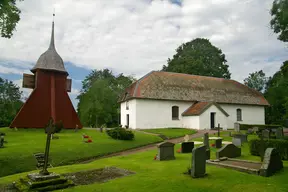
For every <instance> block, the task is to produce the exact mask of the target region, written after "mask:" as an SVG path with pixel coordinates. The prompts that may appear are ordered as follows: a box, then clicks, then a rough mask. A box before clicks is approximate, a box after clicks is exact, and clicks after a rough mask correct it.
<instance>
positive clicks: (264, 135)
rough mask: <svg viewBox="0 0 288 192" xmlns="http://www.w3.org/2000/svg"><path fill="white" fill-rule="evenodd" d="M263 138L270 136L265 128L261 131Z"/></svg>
mask: <svg viewBox="0 0 288 192" xmlns="http://www.w3.org/2000/svg"><path fill="white" fill-rule="evenodd" d="M262 136H263V138H266V139H269V138H270V131H269V130H267V129H265V130H263V131H262Z"/></svg>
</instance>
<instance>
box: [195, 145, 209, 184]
mask: <svg viewBox="0 0 288 192" xmlns="http://www.w3.org/2000/svg"><path fill="white" fill-rule="evenodd" d="M205 175H206V146H205V145H204V146H201V147H197V148H194V149H193V150H192V167H191V176H192V177H193V178H198V177H204V176H205Z"/></svg>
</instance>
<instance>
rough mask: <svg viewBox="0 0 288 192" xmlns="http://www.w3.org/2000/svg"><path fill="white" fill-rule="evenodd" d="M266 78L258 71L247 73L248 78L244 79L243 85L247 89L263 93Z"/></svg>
mask: <svg viewBox="0 0 288 192" xmlns="http://www.w3.org/2000/svg"><path fill="white" fill-rule="evenodd" d="M267 80H268V79H267V77H266V75H265V73H264V72H263V71H262V70H260V71H256V72H253V73H249V76H248V77H247V78H245V79H244V84H245V85H247V86H248V87H250V88H252V89H255V90H257V91H259V92H263V91H264V89H265V85H266V83H267Z"/></svg>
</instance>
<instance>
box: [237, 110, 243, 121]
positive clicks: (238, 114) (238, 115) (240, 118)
mask: <svg viewBox="0 0 288 192" xmlns="http://www.w3.org/2000/svg"><path fill="white" fill-rule="evenodd" d="M236 113H237V121H242V110H241V109H237V110H236Z"/></svg>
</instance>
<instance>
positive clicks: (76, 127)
mask: <svg viewBox="0 0 288 192" xmlns="http://www.w3.org/2000/svg"><path fill="white" fill-rule="evenodd" d="M74 131H75V132H78V125H77V124H76V126H75V130H74Z"/></svg>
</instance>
